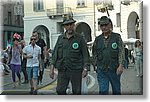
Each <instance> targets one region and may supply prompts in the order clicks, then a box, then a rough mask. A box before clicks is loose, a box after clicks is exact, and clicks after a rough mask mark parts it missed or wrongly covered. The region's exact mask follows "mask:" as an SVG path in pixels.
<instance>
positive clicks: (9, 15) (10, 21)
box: [8, 12, 12, 25]
mask: <svg viewBox="0 0 150 102" xmlns="http://www.w3.org/2000/svg"><path fill="white" fill-rule="evenodd" d="M11 24H12V19H11V12H8V25H11Z"/></svg>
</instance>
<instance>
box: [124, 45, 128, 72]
mask: <svg viewBox="0 0 150 102" xmlns="http://www.w3.org/2000/svg"><path fill="white" fill-rule="evenodd" d="M124 49H125V62H124V68H125V69H128V65H129V58H128V51H129V50H128V48H126V45H124Z"/></svg>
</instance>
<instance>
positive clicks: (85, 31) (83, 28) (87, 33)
mask: <svg viewBox="0 0 150 102" xmlns="http://www.w3.org/2000/svg"><path fill="white" fill-rule="evenodd" d="M75 31H76V32H77V33H80V34H82V35H83V36H84V38H85V40H86V41H87V42H89V41H92V37H91V28H90V26H89V25H88V24H87V23H85V22H80V23H77V24H76V27H75Z"/></svg>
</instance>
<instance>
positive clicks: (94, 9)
mask: <svg viewBox="0 0 150 102" xmlns="http://www.w3.org/2000/svg"><path fill="white" fill-rule="evenodd" d="M93 6H94V7H93V8H94V37H96V31H95V28H96V23H95V22H96V21H95V3H94V2H93Z"/></svg>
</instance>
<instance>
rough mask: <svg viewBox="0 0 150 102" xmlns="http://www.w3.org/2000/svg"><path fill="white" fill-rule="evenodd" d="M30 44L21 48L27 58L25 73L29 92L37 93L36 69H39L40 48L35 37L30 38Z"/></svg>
mask: <svg viewBox="0 0 150 102" xmlns="http://www.w3.org/2000/svg"><path fill="white" fill-rule="evenodd" d="M30 41H31V44H29V45H28V46H26V47H25V48H24V49H23V57H24V58H26V59H27V73H28V80H29V82H30V86H31V90H30V94H34V95H36V94H37V79H38V71H39V70H40V69H41V65H40V61H41V48H40V47H39V46H38V45H36V37H34V36H32V37H31V38H30Z"/></svg>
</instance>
